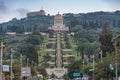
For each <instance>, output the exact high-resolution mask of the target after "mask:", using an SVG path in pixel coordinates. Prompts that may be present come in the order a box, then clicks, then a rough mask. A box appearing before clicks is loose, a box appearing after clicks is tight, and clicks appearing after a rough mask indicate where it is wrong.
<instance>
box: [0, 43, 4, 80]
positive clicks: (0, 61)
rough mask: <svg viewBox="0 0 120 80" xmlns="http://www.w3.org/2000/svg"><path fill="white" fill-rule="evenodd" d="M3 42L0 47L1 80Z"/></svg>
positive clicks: (0, 76) (0, 79) (0, 73)
mask: <svg viewBox="0 0 120 80" xmlns="http://www.w3.org/2000/svg"><path fill="white" fill-rule="evenodd" d="M3 47H4V45H3V42H2V41H1V45H0V63H1V64H0V80H2V66H3V65H2V57H3Z"/></svg>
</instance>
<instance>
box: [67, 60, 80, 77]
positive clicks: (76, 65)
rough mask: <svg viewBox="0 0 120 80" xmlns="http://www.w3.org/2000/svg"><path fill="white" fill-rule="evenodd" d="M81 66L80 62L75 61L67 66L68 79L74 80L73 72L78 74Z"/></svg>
mask: <svg viewBox="0 0 120 80" xmlns="http://www.w3.org/2000/svg"><path fill="white" fill-rule="evenodd" d="M81 64H82V61H81V60H80V61H75V62H73V63H72V64H69V66H68V76H69V78H70V79H73V78H74V77H73V73H75V72H78V73H79V72H80V70H81V66H82V65H81Z"/></svg>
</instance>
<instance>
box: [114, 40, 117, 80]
mask: <svg viewBox="0 0 120 80" xmlns="http://www.w3.org/2000/svg"><path fill="white" fill-rule="evenodd" d="M114 47H115V80H117V78H118V68H117V66H118V62H117V47H116V41H115V44H114Z"/></svg>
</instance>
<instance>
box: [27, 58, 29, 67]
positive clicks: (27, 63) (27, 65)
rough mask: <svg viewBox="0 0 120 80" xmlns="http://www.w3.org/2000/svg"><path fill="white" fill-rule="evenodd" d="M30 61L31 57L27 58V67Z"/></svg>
mask: <svg viewBox="0 0 120 80" xmlns="http://www.w3.org/2000/svg"><path fill="white" fill-rule="evenodd" d="M28 63H29V58H27V67H28Z"/></svg>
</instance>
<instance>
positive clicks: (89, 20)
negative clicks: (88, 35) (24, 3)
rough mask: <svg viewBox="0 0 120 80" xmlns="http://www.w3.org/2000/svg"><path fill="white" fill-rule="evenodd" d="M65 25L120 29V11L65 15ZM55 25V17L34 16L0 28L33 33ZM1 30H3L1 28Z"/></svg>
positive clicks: (13, 20) (73, 27)
mask: <svg viewBox="0 0 120 80" xmlns="http://www.w3.org/2000/svg"><path fill="white" fill-rule="evenodd" d="M63 16H64V23H65V25H66V26H69V27H70V29H71V30H74V29H76V28H79V27H83V28H85V29H91V28H92V29H96V28H100V27H101V26H102V25H103V24H104V23H105V22H107V23H109V24H110V26H111V27H120V11H115V12H103V11H100V12H92V13H86V14H84V13H79V14H73V13H65V14H63ZM52 24H53V16H50V15H48V16H34V17H26V18H23V19H20V20H17V19H16V18H14V19H12V20H11V21H9V22H6V23H2V24H1V26H0V27H2V29H5V31H11V30H10V29H9V27H11V26H12V27H14V26H17V27H20V28H24V31H32V30H34V29H39V30H41V31H45V30H47V29H48V27H49V26H51V25H52ZM0 29H1V28H0Z"/></svg>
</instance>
